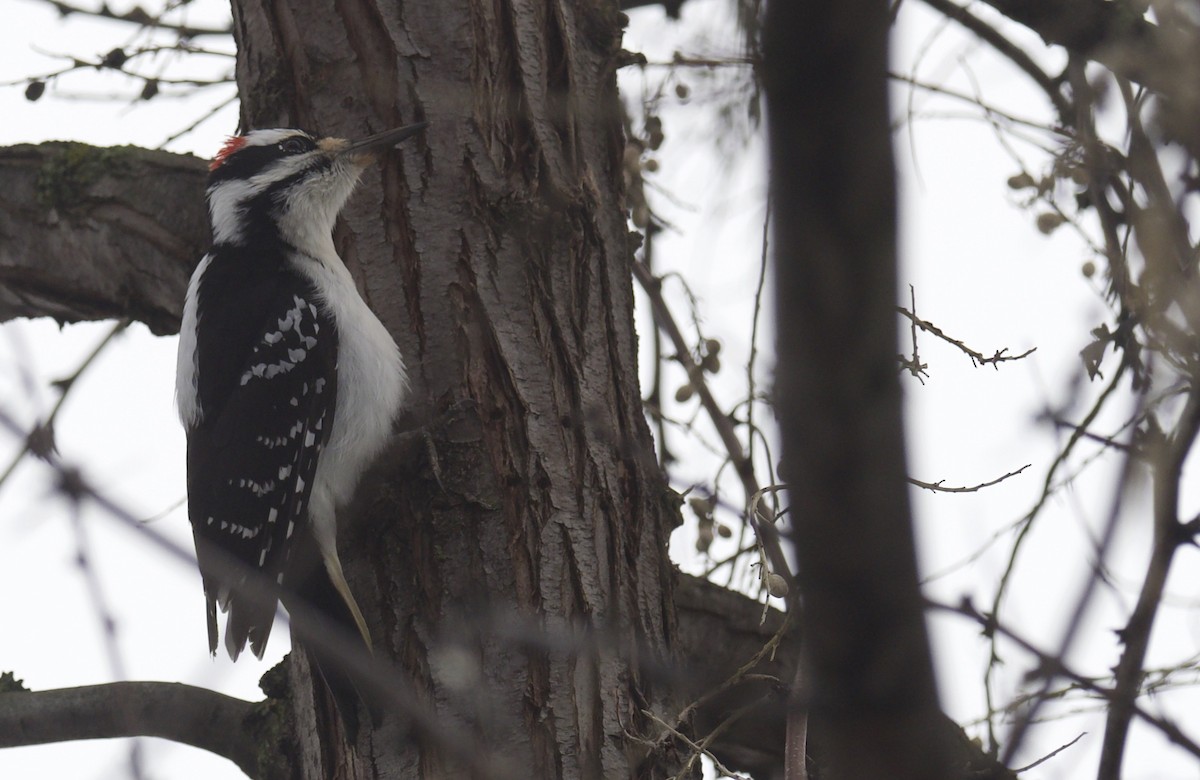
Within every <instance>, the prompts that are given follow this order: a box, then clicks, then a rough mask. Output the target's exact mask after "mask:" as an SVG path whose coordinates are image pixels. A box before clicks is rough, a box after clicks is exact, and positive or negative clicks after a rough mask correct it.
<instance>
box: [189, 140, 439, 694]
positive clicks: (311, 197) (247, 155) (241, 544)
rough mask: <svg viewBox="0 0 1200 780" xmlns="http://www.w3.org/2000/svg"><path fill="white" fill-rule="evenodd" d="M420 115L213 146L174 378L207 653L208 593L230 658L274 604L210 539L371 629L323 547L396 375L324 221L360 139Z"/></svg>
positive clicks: (360, 154) (212, 641) (333, 549)
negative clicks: (329, 132)
mask: <svg viewBox="0 0 1200 780" xmlns="http://www.w3.org/2000/svg"><path fill="white" fill-rule="evenodd" d="M422 127H424V125H415V126H412V127H408V128H401V129H399V130H394V131H389V132H388V133H381V134H379V135H377V136H372V137H371V138H368V139H365V140H363V141H360V142H357V143H350V142H347V141H343V140H340V139H323V140H316V139H314V138H312V137H311V136H309V135H308V134H306V133H304V132H301V131H299V130H290V129H288V130H256V131H253V132H250V133H247V134H246V135H243V136H239V137H236V138H233V139H230V141H229V143H227V144H226V146H225V147H224V148H223V149H222V150H221V152H220V154H218V156H217V157H216V159H215V160H214V161H213V163H212V166H211V175H210V178H209V184H208V190H207V199H208V206H209V213H210V216H211V218H212V229H213V246H212V249H211V250H210V251H209V252H208V254H206V255H205V256H204V258H203V259H202V260H201V262H200V264H199V266H198V267H197V268H196V271H195V273H194V274H193V275H192V279H191V283H190V284H189V286H188V292H187V299H186V302H185V305H184V313H183V323H182V327H181V331H180V340H179V363H178V375H177V387H176V393H177V401H178V405H179V413H180V418H181V419H182V421H183V424H184V427H185V428H186V429H187V435H188V514H189V517H190V519H191V522H192V528H193V532H194V535H195V537H196V546H197V558H198V560H199V563H200V570H201V574H202V577H203V581H204V592H205V596H206V599H207V605H208V633H209V650H210V651H211V652H213V653H215V652H216V648H217V644H218V630H217V608H218V607H220V609H221V610H223V611H225V612H227V613H228V618H227V622H226V627H225V648H226V650H227V651H228V653H229V655H230V657H231V658H233V659H235V660H236V659H237V657H238V655H239V654H240V653H241V651H242V650H243V649H244V648H245V646H246V643H247V642H249V644H250V648H251V650H252V651H253V652H254V653H255V655H257V656H259V657H262V654H263V651H264V648H265V646H266V643H267V638H268V637H269V635H270V632H271V625H272V623H273V620H274V613H275V607H274V604H273V600H270V601H269V602H267V603H264V602H263V599H261V598H258V599H253V598H248V597H247V596H246V589H247V588H248V587H250V586H249V585H248V584H247V582H246V579H245V577H244V576H233V577H230V576H227V575H228V568H227V567H226V568H224V569H222V567H221V566H219V565H216V564H215V563H214V556H223V557H225V558H226V559H229V558H232V559H234V560H236V561H238V562H240V563H241V564H243V565H244V566H246V567H248V568H249V569H253V570H256V571H258V572H260V573H262V574H264V575H267V576H269V577H271V578H272V579H274V580H275V582H277V583H279V585H280V586H281V588H282V590H283V592H284V593H285V594H286V593H289V592H295V593H299V594H300V595H301V596H302V597H306V598H307V597H309V596H311V595H313V594H316V593H318V592H324V593H326V594H328V593H329V592H330V588H332V589H333V591H336V594H337V596H339V597H340V599H341V601H342V603H343V604H344V607H345V609H344V614H343V615H342V616H340V617H341V618H343V619H342V622H347V621H346V620H345V619H344V618H345V613H348V614H349V616H350V622H352V624H353V625H355V626H357V629H358V631H359V632H361V633H362V636H363V639H364V641H366V642H367V644H368V646H369V645H370V639H369V635H368V633H367V630H366V625H365V623H364V622H363V619H362V614H361V612H360V610H359V608H358V605H357V604H356V602H355V600H354V597H353V595H352V594H351V593H350V590H349V587H348V586H347V584H346V580H345V577H344V576H343V574H342V568H341V564H340V562H339V560H338V556H337V544H336V539H337V511H338V509H339V508H340V507H342V506H345V505H346V504H347V503H348V502H349V501H350V499H351V498H352V496H353V494H354V490H355V488H356V487H357V485H358V481H359V478H360V477H361V475H362V473H363V471H364V470H365V469H366V468H367V467H368V466H369V465H370V463H371V461H372V460H373V459H374V458H375V457H376V456H377V455H378V454H379V452H380V451H381V450H382V448H383V447H384V445H385V443H386V441H387V438H388V436H389V435H390V433H391V426H392V422H393V419H394V418H395V416H396V413H397V412H398V410H399V408H400V405H401V403H402V401H403V398H404V394H405V390H406V376H405V370H404V364H403V362H402V360H401V356H400V352H399V349H398V348H397V346H396V344H395V342H394V341H393V340H392V338H391V336H390V335H389V334H388V332H387V330H386V329H385V328H384V326H383V325H382V324H381V323H380V322H379V320H378V319H377V318H376V316H375V315H374V314H373V313H372V312H371V310H370V309H369V308H368V307H367V305H366V303H365V302H364V301H363V299H362V297H361V296H360V295H359V293H358V290H357V289H356V287H355V284H354V281H353V279H352V278H351V276H350V273H349V272H348V271H347V269H346V267H345V265H344V264H343V263H342V261H341V258H339V257H338V255H337V252H336V251H335V249H334V245H333V239H332V229H333V224H334V220H335V219H336V218H337V215H338V212H339V211H340V210H341V207H342V205H343V203H344V202H345V200H346V198H347V197H348V196H349V195H350V193H351V192H352V191H353V189H354V186H355V184H356V183H357V181H358V177H359V174H360V172H361V171H362V170H363V168H364V167H365V166H366V165H367V164H368V163H369V162H370V160H371V159H372V155H373V153H374V152H375V151H376V150H379V149H382V148H386V147H390V146H393V145H395V144H396V143H399V142H400V141H401V140H404V138H407V137H409V136H411V135H413V134H415V133H416V132H417V131H419V130H420V129H421V128H422ZM216 551H220V552H219V553H218V552H216ZM335 600H336V599H335ZM285 603H286V596H285ZM336 617H339V616H335V618H336ZM327 677H328V676H327Z"/></svg>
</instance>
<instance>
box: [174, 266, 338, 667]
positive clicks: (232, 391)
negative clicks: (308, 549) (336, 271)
mask: <svg viewBox="0 0 1200 780" xmlns="http://www.w3.org/2000/svg"><path fill="white" fill-rule="evenodd" d="M199 296H200V297H199V306H198V311H199V321H198V330H199V332H198V334H197V341H196V349H197V385H198V387H197V390H198V393H199V402H200V411H201V419H200V422H199V423H198V424H197V425H196V426H195V427H193V428H192V429H190V430H189V431H188V515H189V517H190V519H191V522H192V530H193V533H194V535H195V538H196V556H197V559H198V560H199V563H200V571H201V574H202V576H203V579H204V591H205V596H206V598H207V601H208V634H209V637H208V638H209V650H210V651H212V652H214V653H215V652H216V645H217V627H216V606H217V604H218V603H219V604H220V606H221V607H222V609H224V610H227V611H228V613H229V619H228V623H227V624H226V636H225V646H226V648H227V649H228V650H229V654H230V656H231V657H232V658H235V659H236V658H237V655H238V653H240V652H241V650H242V649H243V648H244V647H245V645H246V641H247V640H249V642H250V648H251V650H252V651H253V652H254V653H255V655H258V656H260V657H261V656H262V653H263V650H264V648H265V645H266V642H267V638H268V637H269V636H270V632H271V625H272V623H273V622H274V617H275V602H276V600H275V599H274V598H271V597H263V596H261V595H260V596H258V597H257V598H256V597H255V596H256V594H257V593H260V591H254V590H251V585H250V584H248V583H247V582H246V577H245V572H244V571H243V572H242V573H241V574H238V573H237V572H236V571H234V572H230V570H229V569H230V566H229V565H227V564H229V563H234V564H238V565H240V566H245V567H248V569H252V570H255V571H257V572H259V573H261V574H263V575H265V576H267V577H270V578H271V579H272V580H274V581H275V583H276V584H277V585H280V586H283V585H284V584H285V582H284V579H285V574H286V572H287V565H288V559H289V555H288V554H289V550H290V549H291V546H292V541H293V537H294V536H296V535H297V534H307V533H308V532H309V529H308V522H307V508H308V499H309V495H310V492H311V490H312V484H313V479H314V477H315V474H316V469H317V462H318V459H319V456H320V453H321V448H322V446H323V445H324V443H325V441H326V439H327V437H328V433H329V430H330V428H331V427H332V425H333V410H334V407H335V402H336V393H337V381H336V373H335V372H336V368H337V334H336V331H335V327H334V323H333V320H332V319H331V318H330V316H329V315H328V313H327V312H325V311H324V310H323V308H322V307H321V305H320V303H319V301H318V299H317V295H316V292H315V290H314V289H313V287H312V285H311V283H309V282H308V281H307V280H306V279H305V278H304V277H302V276H301V275H300V274H299V273H297V272H295V271H293V270H291V269H290V268H288V267H287V266H286V265H284V264H283V263H282V261H280V262H279V263H278V264H273V263H268V262H267V259H264V258H262V257H248V256H246V255H245V254H244V253H243V252H241V251H239V250H225V251H215V252H214V255H213V260H212V262H211V263H210V264H209V267H208V269H207V270H206V271H205V274H204V277H203V279H202V280H201V283H200V287H199Z"/></svg>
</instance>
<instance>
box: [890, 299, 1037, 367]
mask: <svg viewBox="0 0 1200 780" xmlns="http://www.w3.org/2000/svg"><path fill="white" fill-rule="evenodd" d="M914 309H915V306H914ZM896 311H897V312H898V313H899V314H903V315H904V316H905V317H907V318H908V319H909V320H910V321H911V322H912V324H913V326H915V327H917V328H920V329H921V330H923V331H925V332H926V333H930V334H932V335H934V336H937V337H938V338H939V339H941V340H942V341H945V342H946V343H947V344H951V345H953V346H955V347H958V349H959V350H960V351H962V352H963V353H964V354H966V355H967V357H969V358H971V363H972V364H973V365H975V367H977V368H978V367H979V366H986V365H991V366H992V367H993V368H996V369H997V370H999V365H998V364H999V363H1007V362H1009V361H1013V360H1021V359H1022V358H1026V357H1029V356H1030V355H1032V354H1033V353H1034V352H1037V347H1032V348H1030V349H1027V350H1025V351H1024V352H1022V353H1021V354H1019V355H1009V354H1007V353H1008V347H1004V348H1002V349H998V350H996V351H995V352H994V353H992V355H991V356H990V357H989V356H987V355H984V354H983V353H982V352H979V351H978V350H974V349H971V348H970V347H968V346H967V345H966V344H964V343H963V342H962V341H960V340H959V339H956V338H954V337H953V336H950V335H948V334H947V333H946V332H945V331H944V330H942V329H941V328H939V327H938V326H937V325H934V324H933V323H932V322H929V321H928V320H923V319H921V318H920V317H918V316H917V315H916V314H915V313H914V312H911V311H909V310H908V309H906V308H904V307H903V306H897V307H896ZM901 363H902V364H903V365H904V367H906V368H907V367H908V366H907V364H906V363H905V361H903V360H902V361H901Z"/></svg>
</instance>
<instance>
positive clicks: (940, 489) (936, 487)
mask: <svg viewBox="0 0 1200 780" xmlns="http://www.w3.org/2000/svg"><path fill="white" fill-rule="evenodd" d="M1031 465H1033V464H1031V463H1026V464H1025V465H1024V466H1022V467H1021V468H1019V469H1017V470H1016V471H1010V472H1008V473H1007V474H1005V475H1004V476H1002V477H996V478H995V479H993V480H991V481H990V482H981V483H979V484H978V485H971V486H970V487H946V486H945V484H944V483H945V480H938V481H937V482H922V481H921V480H919V479H913V478H912V477H908V483H909V484H910V485H916V486H917V487H919V488H924V489H925V490H931V491H933V492H935V493H974V492H976V491H979V490H983V489H984V488H988V487H991V486H992V485H999V484H1000V483H1001V482H1003V481H1004V480H1006V479H1008V478H1009V477H1015V476H1017V475H1018V474H1020V473H1021V472H1023V471H1025V469H1027V468H1029V467H1030V466H1031Z"/></svg>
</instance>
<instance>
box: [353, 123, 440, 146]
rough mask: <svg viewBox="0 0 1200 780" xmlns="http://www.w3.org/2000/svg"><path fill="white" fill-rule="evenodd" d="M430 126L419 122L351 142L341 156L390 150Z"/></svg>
mask: <svg viewBox="0 0 1200 780" xmlns="http://www.w3.org/2000/svg"><path fill="white" fill-rule="evenodd" d="M428 126H429V123H428V122H418V123H417V124H415V125H407V126H406V127H396V128H392V129H391V130H384V131H383V132H382V133H376V134H375V135H369V136H367V137H366V138H360V139H359V140H357V141H351V142H350V143H349V144H347V145H346V146H343V147H342V148H341V149H339V150H338V151H339V153H340V154H363V153H370V152H376V151H383V150H384V149H390V148H391V147H393V146H395V145H396V144H398V143H400V142H401V141H405V140H408V139H409V138H412V137H413V136H414V135H416V134H417V133H419V132H421V131H422V130H424V129H425V128H426V127H428Z"/></svg>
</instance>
